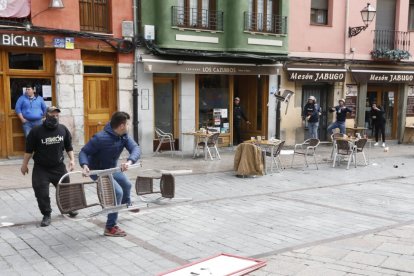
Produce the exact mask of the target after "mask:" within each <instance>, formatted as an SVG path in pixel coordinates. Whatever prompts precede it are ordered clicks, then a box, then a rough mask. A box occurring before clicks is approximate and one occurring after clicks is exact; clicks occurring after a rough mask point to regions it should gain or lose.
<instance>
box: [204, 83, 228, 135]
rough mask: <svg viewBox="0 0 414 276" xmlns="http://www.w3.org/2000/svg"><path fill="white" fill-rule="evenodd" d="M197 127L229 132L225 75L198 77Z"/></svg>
mask: <svg viewBox="0 0 414 276" xmlns="http://www.w3.org/2000/svg"><path fill="white" fill-rule="evenodd" d="M198 91H199V93H198V94H199V95H198V106H199V110H198V116H199V117H198V128H201V127H204V128H205V127H208V128H214V129H216V130H218V131H220V132H221V133H228V132H230V126H229V116H230V114H229V107H230V106H229V100H230V94H229V78H228V76H225V75H201V76H199V78H198Z"/></svg>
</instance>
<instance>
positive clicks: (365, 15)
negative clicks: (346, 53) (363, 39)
mask: <svg viewBox="0 0 414 276" xmlns="http://www.w3.org/2000/svg"><path fill="white" fill-rule="evenodd" d="M376 12H377V11H376V10H375V8H374V7H372V6H371V4H370V3H368V4H367V6H366V7H365V8H363V9H362V10H361V17H362V21H363V22H364V24H365V25H364V26H359V27H349V30H348V37H353V36H356V35H357V34H359V33H360V32H362V31H364V30H365V29H366V28H368V25H369V24H370V23H371V22H372V20H374V17H375V14H376Z"/></svg>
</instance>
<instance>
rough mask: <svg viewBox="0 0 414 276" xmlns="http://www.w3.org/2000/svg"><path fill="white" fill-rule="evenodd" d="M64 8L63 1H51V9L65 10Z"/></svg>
mask: <svg viewBox="0 0 414 276" xmlns="http://www.w3.org/2000/svg"><path fill="white" fill-rule="evenodd" d="M64 7H65V6H64V5H63V2H62V0H50V3H49V8H53V9H63V8H64Z"/></svg>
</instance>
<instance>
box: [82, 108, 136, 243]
mask: <svg viewBox="0 0 414 276" xmlns="http://www.w3.org/2000/svg"><path fill="white" fill-rule="evenodd" d="M129 120H130V116H129V114H128V113H126V112H122V111H117V112H115V113H114V114H113V115H112V117H111V121H110V122H109V123H108V124H106V125H105V128H104V130H102V131H100V132H98V133H96V134H95V135H94V136H93V137H92V138H91V140H89V142H88V143H87V144H86V145H85V146H84V147H83V148H82V149H81V151H80V153H79V164H80V165H81V167H82V168H83V175H84V176H88V175H89V171H90V170H104V169H109V168H115V167H117V166H118V159H119V156H120V155H121V153H122V151H123V150H124V148H126V149H127V150H128V152H129V157H128V159H127V162H125V163H122V164H121V171H122V172H117V173H114V174H113V178H114V189H115V194H116V200H117V204H118V205H119V204H130V203H131V198H130V196H131V186H132V185H131V182H130V181H129V180H128V178H127V177H126V175H125V174H124V173H123V172H124V171H126V170H128V167H129V165H132V164H134V163H135V162H137V161H138V159H139V157H140V155H141V151H140V148H139V146H138V144H137V143H136V142H135V141H134V140H133V139H132V138H131V137H129V136H128V130H129ZM117 219H118V213H110V214H108V219H107V221H106V226H105V231H104V235H105V236H111V237H124V236H126V233H125V231H123V230H122V229H121V228H119V226H118V225H116V222H117Z"/></svg>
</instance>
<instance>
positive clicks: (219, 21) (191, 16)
mask: <svg viewBox="0 0 414 276" xmlns="http://www.w3.org/2000/svg"><path fill="white" fill-rule="evenodd" d="M171 8H172V9H171V21H172V22H171V24H172V26H175V27H183V28H194V29H206V30H214V31H223V29H224V28H223V25H224V24H223V17H224V16H223V12H221V11H211V10H203V9H196V8H184V7H178V6H173V7H171Z"/></svg>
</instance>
